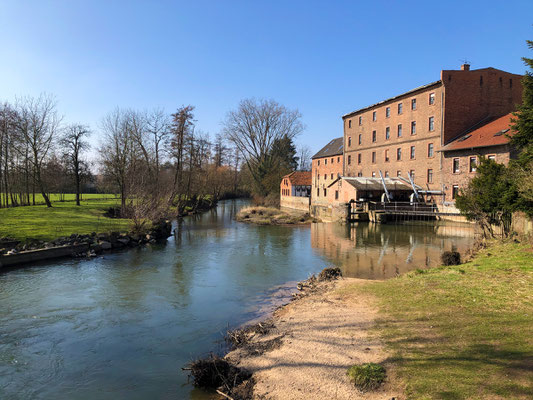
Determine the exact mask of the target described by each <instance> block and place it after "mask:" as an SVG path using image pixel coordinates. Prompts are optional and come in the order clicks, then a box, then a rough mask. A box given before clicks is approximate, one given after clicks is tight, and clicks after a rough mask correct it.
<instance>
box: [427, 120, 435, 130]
mask: <svg viewBox="0 0 533 400" xmlns="http://www.w3.org/2000/svg"><path fill="white" fill-rule="evenodd" d="M428 128H429V131H430V132H432V131H434V130H435V118H434V117H429V126H428Z"/></svg>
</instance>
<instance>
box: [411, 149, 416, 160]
mask: <svg viewBox="0 0 533 400" xmlns="http://www.w3.org/2000/svg"><path fill="white" fill-rule="evenodd" d="M410 155H411V160H414V158H415V146H411V153H410Z"/></svg>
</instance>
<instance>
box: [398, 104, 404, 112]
mask: <svg viewBox="0 0 533 400" xmlns="http://www.w3.org/2000/svg"><path fill="white" fill-rule="evenodd" d="M402 113H403V104H402V103H398V114H402Z"/></svg>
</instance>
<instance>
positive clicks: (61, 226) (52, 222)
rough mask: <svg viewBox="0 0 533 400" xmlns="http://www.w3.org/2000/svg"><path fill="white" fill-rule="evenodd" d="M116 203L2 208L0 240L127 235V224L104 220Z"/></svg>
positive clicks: (110, 201) (70, 203)
mask: <svg viewBox="0 0 533 400" xmlns="http://www.w3.org/2000/svg"><path fill="white" fill-rule="evenodd" d="M85 196H87V197H85ZM88 196H89V195H84V198H85V199H88V198H89V197H88ZM96 196H102V195H96ZM108 197H109V196H108ZM119 202H120V200H119V199H117V200H115V199H110V200H103V199H98V198H93V199H91V200H84V201H82V202H81V206H79V207H78V206H76V204H75V203H74V202H72V201H69V202H59V201H56V202H54V203H53V207H52V208H47V207H46V206H44V205H39V206H28V207H15V208H2V209H0V237H4V236H8V237H13V238H16V239H19V240H25V239H27V238H32V239H40V240H52V239H56V238H58V237H60V236H69V235H71V234H73V233H77V234H87V233H91V232H97V233H100V232H110V231H120V232H123V231H128V230H129V228H130V221H129V220H127V219H111V218H106V217H104V216H103V214H104V212H105V210H106V209H107V208H109V207H111V206H114V205H117V204H119Z"/></svg>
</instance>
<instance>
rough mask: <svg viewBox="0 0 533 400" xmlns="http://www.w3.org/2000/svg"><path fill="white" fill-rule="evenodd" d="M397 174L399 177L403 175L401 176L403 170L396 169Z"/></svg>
mask: <svg viewBox="0 0 533 400" xmlns="http://www.w3.org/2000/svg"><path fill="white" fill-rule="evenodd" d="M396 176H397V177H398V178H399V177H401V176H402V171H400V170H398V171H396Z"/></svg>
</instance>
